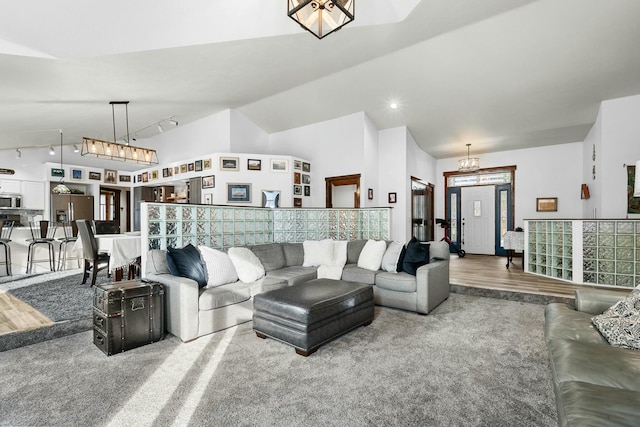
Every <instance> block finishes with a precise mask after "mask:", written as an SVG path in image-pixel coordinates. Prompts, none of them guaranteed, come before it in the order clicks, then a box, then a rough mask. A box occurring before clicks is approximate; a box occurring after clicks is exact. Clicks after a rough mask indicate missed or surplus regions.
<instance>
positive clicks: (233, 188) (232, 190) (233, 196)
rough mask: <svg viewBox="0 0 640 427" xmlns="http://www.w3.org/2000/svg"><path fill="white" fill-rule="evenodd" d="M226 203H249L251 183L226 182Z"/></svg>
mask: <svg viewBox="0 0 640 427" xmlns="http://www.w3.org/2000/svg"><path fill="white" fill-rule="evenodd" d="M227 203H251V184H238V183H231V182H230V183H228V184H227Z"/></svg>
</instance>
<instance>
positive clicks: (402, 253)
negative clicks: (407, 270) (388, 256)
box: [396, 245, 407, 273]
mask: <svg viewBox="0 0 640 427" xmlns="http://www.w3.org/2000/svg"><path fill="white" fill-rule="evenodd" d="M406 253H407V245H402V250H401V251H400V256H399V257H398V265H397V267H396V272H398V273H400V272H401V271H402V263H403V262H404V256H405V254H406Z"/></svg>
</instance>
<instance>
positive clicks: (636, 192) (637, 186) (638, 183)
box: [633, 160, 640, 197]
mask: <svg viewBox="0 0 640 427" xmlns="http://www.w3.org/2000/svg"><path fill="white" fill-rule="evenodd" d="M633 197H640V160H638V161H637V162H636V179H635V182H634V186H633Z"/></svg>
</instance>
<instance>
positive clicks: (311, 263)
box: [302, 239, 333, 267]
mask: <svg viewBox="0 0 640 427" xmlns="http://www.w3.org/2000/svg"><path fill="white" fill-rule="evenodd" d="M302 245H303V246H304V262H303V263H302V266H303V267H318V266H320V265H322V264H327V265H330V264H331V262H332V261H333V240H331V239H325V240H305V241H304V242H302Z"/></svg>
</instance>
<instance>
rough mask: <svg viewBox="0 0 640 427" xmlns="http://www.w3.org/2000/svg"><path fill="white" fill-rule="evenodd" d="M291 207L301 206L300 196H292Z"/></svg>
mask: <svg viewBox="0 0 640 427" xmlns="http://www.w3.org/2000/svg"><path fill="white" fill-rule="evenodd" d="M293 207H294V208H301V207H302V198H301V197H294V198H293Z"/></svg>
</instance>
